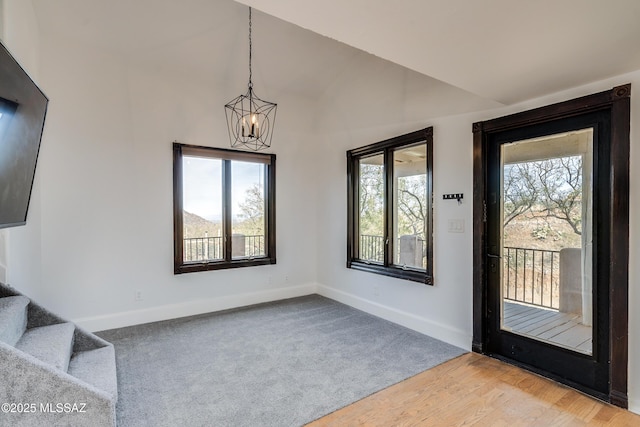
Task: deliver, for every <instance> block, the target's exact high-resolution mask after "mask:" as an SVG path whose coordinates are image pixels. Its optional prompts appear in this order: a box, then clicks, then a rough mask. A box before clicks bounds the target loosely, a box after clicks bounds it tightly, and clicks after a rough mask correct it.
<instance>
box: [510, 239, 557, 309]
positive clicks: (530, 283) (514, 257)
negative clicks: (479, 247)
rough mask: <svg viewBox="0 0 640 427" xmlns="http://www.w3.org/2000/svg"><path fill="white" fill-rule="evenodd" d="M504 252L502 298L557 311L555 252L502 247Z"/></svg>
mask: <svg viewBox="0 0 640 427" xmlns="http://www.w3.org/2000/svg"><path fill="white" fill-rule="evenodd" d="M504 253H506V257H505V268H506V270H507V271H506V273H505V274H503V275H502V277H503V287H504V288H503V289H504V292H503V297H504V299H508V300H511V301H518V302H522V303H526V304H531V305H535V306H539V307H546V308H552V309H555V310H557V309H558V308H559V307H558V302H557V301H558V298H557V296H558V293H559V292H560V291H559V281H558V277H557V274H554V271H555V270H557V269H558V267H557V265H556V263H557V259H558V255H557V254H558V253H559V252H558V251H550V250H544V249H531V248H516V247H508V246H505V247H504ZM545 258H546V259H549V260H550V262H547V261H545ZM527 261H530V262H527ZM521 266H522V267H521ZM512 288H513V292H512ZM536 295H538V297H537V298H536ZM554 295H555V297H554ZM547 301H548V302H547Z"/></svg>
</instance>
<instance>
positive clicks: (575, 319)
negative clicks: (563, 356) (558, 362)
mask: <svg viewBox="0 0 640 427" xmlns="http://www.w3.org/2000/svg"><path fill="white" fill-rule="evenodd" d="M580 320H581V316H577V315H575V314H567V313H560V312H557V311H553V310H547V309H544V308H537V307H532V306H530V305H525V304H518V303H514V302H509V301H504V327H505V329H507V330H511V331H512V332H514V333H517V334H521V335H526V336H530V337H535V338H536V339H539V340H541V341H546V342H551V343H553V344H556V345H560V346H562V347H565V348H570V349H572V350H576V351H579V352H581V353H586V354H591V349H592V343H591V337H592V332H591V327H590V326H584V325H583V324H582V323H580Z"/></svg>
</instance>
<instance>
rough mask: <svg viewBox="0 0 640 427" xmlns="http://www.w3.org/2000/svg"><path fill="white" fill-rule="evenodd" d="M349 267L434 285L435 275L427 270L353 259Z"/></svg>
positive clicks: (348, 264)
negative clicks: (386, 265)
mask: <svg viewBox="0 0 640 427" xmlns="http://www.w3.org/2000/svg"><path fill="white" fill-rule="evenodd" d="M347 268H352V269H354V270H360V271H367V272H369V273H375V274H381V275H383V276H389V277H394V278H396V279H404V280H411V281H413V282H419V283H424V284H425V285H430V286H433V277H432V276H429V275H427V273H426V272H425V271H420V270H413V269H406V270H405V269H403V268H401V267H385V266H384V265H381V264H368V263H366V262H362V261H356V260H353V261H351V262H349V263H347Z"/></svg>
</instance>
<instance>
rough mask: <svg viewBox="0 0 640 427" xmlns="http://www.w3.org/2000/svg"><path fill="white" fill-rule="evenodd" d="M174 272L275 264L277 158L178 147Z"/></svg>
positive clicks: (175, 166) (174, 192) (175, 156)
mask: <svg viewBox="0 0 640 427" xmlns="http://www.w3.org/2000/svg"><path fill="white" fill-rule="evenodd" d="M173 160H174V166H173V171H174V172H173V179H174V191H173V195H174V272H175V274H180V273H188V272H193V271H204V270H217V269H224V268H235V267H248V266H255V265H265V264H275V262H276V254H275V242H276V239H275V161H276V156H275V154H262V153H250V152H244V151H236V150H226V149H219V148H211V147H197V146H191V145H184V144H178V143H174V144H173Z"/></svg>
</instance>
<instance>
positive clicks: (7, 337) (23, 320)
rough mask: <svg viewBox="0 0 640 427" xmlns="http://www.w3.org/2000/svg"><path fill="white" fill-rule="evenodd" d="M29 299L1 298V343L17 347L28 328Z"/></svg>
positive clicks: (20, 297)
mask: <svg viewBox="0 0 640 427" xmlns="http://www.w3.org/2000/svg"><path fill="white" fill-rule="evenodd" d="M28 305H29V298H27V297H23V296H21V295H20V296H15V297H4V298H0V341H2V342H5V343H7V344H9V345H12V346H15V345H16V343H17V342H18V340H20V337H21V336H22V334H24V331H25V330H26V328H27V306H28Z"/></svg>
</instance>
